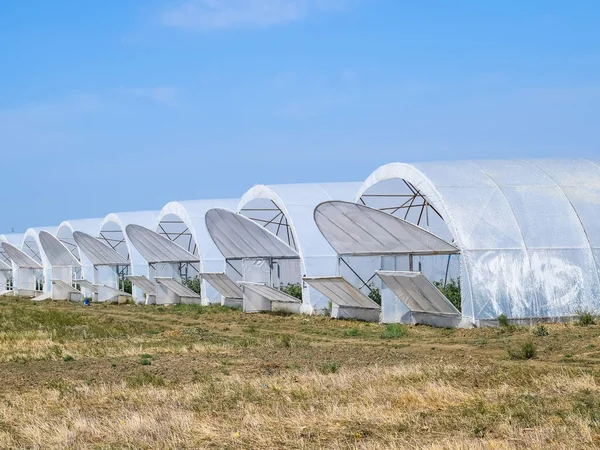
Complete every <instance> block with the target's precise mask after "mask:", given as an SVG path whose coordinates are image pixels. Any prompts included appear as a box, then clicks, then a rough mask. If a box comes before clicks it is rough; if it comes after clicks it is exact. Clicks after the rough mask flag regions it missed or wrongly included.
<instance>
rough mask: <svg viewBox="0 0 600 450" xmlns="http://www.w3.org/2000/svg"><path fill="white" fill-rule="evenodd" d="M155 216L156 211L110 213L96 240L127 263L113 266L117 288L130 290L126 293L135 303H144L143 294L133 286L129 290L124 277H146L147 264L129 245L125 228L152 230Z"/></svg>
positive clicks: (101, 225) (102, 224) (103, 222)
mask: <svg viewBox="0 0 600 450" xmlns="http://www.w3.org/2000/svg"><path fill="white" fill-rule="evenodd" d="M157 215H158V212H157V211H137V212H124V213H111V214H109V215H108V216H106V217H105V218H104V220H103V221H102V223H101V224H100V227H99V231H98V239H100V240H101V241H103V242H104V243H105V244H106V245H108V246H109V247H110V248H112V249H113V250H115V251H116V252H117V253H119V254H120V255H121V256H122V257H123V258H124V259H125V260H126V261H127V264H122V265H118V266H113V268H114V269H115V270H116V271H117V279H118V286H117V287H118V289H119V290H121V291H125V290H131V292H128V293H129V294H131V295H132V296H133V298H134V300H135V301H136V302H145V301H146V298H145V297H144V292H143V291H142V290H141V289H139V287H135V286H134V287H132V288H131V289H130V286H128V283H127V282H126V277H127V276H128V275H143V276H146V277H147V276H148V263H147V262H146V260H145V259H144V257H143V256H142V255H140V253H139V252H138V251H137V250H136V248H135V247H133V245H131V242H130V241H129V238H128V237H127V234H126V232H125V228H126V227H127V225H130V224H135V225H141V226H144V227H147V228H153V227H154V226H155V225H156V217H157Z"/></svg>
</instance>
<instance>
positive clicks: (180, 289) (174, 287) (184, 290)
mask: <svg viewBox="0 0 600 450" xmlns="http://www.w3.org/2000/svg"><path fill="white" fill-rule="evenodd" d="M154 280H155V281H156V282H157V283H158V284H160V285H162V286H164V287H166V288H167V289H169V290H170V291H173V292H174V293H175V294H177V295H178V296H179V297H185V298H200V295H199V294H197V293H196V292H194V291H192V290H191V289H190V288H188V287H186V286H184V285H183V284H181V283H180V282H179V281H177V280H175V279H174V278H163V277H156V278H155V279H154Z"/></svg>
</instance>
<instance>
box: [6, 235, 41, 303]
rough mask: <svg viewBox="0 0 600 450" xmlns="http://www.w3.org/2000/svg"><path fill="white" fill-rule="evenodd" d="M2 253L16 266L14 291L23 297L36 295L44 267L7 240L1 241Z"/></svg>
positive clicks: (38, 292)
mask: <svg viewBox="0 0 600 450" xmlns="http://www.w3.org/2000/svg"><path fill="white" fill-rule="evenodd" d="M2 249H3V250H4V253H6V255H7V256H8V258H10V260H11V261H12V264H13V267H14V268H16V274H15V285H14V288H13V290H14V292H15V294H16V295H21V296H23V297H36V296H37V295H40V294H41V293H42V281H41V280H43V276H44V274H43V272H44V267H43V266H42V264H41V263H40V262H38V261H36V260H35V259H33V258H32V257H31V256H29V255H28V254H26V253H25V252H23V251H22V250H21V249H19V248H18V247H15V246H14V245H12V244H9V243H8V242H2Z"/></svg>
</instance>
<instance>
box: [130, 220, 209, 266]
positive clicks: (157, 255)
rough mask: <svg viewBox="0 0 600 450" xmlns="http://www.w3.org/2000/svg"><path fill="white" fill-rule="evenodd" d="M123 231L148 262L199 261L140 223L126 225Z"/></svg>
mask: <svg viewBox="0 0 600 450" xmlns="http://www.w3.org/2000/svg"><path fill="white" fill-rule="evenodd" d="M125 231H126V233H127V237H129V240H130V241H131V243H132V244H133V246H134V247H135V248H136V249H137V251H138V252H140V254H141V255H142V256H143V257H144V259H145V260H146V261H148V262H149V263H178V262H198V261H199V258H198V257H197V256H194V255H193V254H192V253H190V252H188V251H187V250H185V249H184V248H183V247H181V246H179V245H178V244H176V243H175V242H173V241H171V240H169V239H167V238H166V237H164V236H161V235H160V234H158V233H156V232H154V231H152V230H149V229H148V228H145V227H142V226H141V225H133V224H131V225H127V227H126V228H125Z"/></svg>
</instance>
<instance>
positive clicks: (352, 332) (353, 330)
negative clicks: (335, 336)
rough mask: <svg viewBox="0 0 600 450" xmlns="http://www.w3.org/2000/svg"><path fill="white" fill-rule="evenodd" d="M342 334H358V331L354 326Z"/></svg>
mask: <svg viewBox="0 0 600 450" xmlns="http://www.w3.org/2000/svg"><path fill="white" fill-rule="evenodd" d="M344 334H345V335H346V336H358V335H359V331H358V329H356V328H350V329H349V330H346V332H345V333H344Z"/></svg>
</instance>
